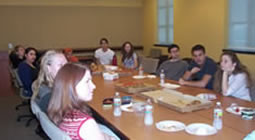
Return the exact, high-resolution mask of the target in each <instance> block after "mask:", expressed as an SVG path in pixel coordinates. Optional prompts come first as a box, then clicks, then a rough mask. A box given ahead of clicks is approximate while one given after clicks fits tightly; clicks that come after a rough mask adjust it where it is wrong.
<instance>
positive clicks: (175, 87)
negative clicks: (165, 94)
mask: <svg viewBox="0 0 255 140" xmlns="http://www.w3.org/2000/svg"><path fill="white" fill-rule="evenodd" d="M160 86H162V87H164V88H168V89H177V88H179V87H181V86H180V85H176V84H170V83H165V84H160Z"/></svg>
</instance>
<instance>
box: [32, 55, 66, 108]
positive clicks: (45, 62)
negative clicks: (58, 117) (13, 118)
mask: <svg viewBox="0 0 255 140" xmlns="http://www.w3.org/2000/svg"><path fill="white" fill-rule="evenodd" d="M66 63H67V60H66V58H65V56H64V54H63V53H61V52H57V51H54V50H50V51H47V52H46V53H45V54H44V55H43V57H42V59H41V65H40V68H41V69H40V72H39V75H38V78H37V80H36V81H35V82H34V83H33V85H34V87H33V88H34V90H33V91H34V93H33V97H32V100H35V102H36V103H37V104H38V105H39V107H40V108H41V110H42V111H43V112H45V113H46V112H47V108H48V104H49V100H50V97H51V93H52V86H53V81H54V79H55V76H56V74H57V72H58V71H59V69H60V68H61V67H62V66H64V65H65V64H66Z"/></svg>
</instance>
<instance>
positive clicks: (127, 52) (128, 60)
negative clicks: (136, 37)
mask: <svg viewBox="0 0 255 140" xmlns="http://www.w3.org/2000/svg"><path fill="white" fill-rule="evenodd" d="M121 53H122V56H121V66H123V67H125V68H128V69H136V68H137V67H138V61H137V55H136V53H135V52H134V47H133V45H132V44H131V42H125V43H124V44H123V45H122V48H121Z"/></svg>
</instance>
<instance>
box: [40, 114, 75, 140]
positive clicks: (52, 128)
mask: <svg viewBox="0 0 255 140" xmlns="http://www.w3.org/2000/svg"><path fill="white" fill-rule="evenodd" d="M39 120H40V124H41V126H42V129H43V131H44V132H45V133H46V134H47V136H48V137H49V138H50V139H52V140H71V138H70V137H69V136H68V135H67V134H66V133H65V132H63V131H62V130H60V129H59V128H58V127H57V126H56V125H55V124H54V123H53V122H52V121H51V120H50V119H49V117H48V116H47V115H46V114H45V113H44V112H42V111H40V112H39Z"/></svg>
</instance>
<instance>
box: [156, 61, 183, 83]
mask: <svg viewBox="0 0 255 140" xmlns="http://www.w3.org/2000/svg"><path fill="white" fill-rule="evenodd" d="M162 69H163V70H164V72H165V77H166V79H170V80H176V81H178V80H179V79H180V78H181V77H182V76H183V74H184V73H185V71H186V70H187V69H188V64H187V63H186V62H185V61H183V60H178V61H175V62H171V61H170V60H167V61H165V62H163V63H162V64H161V65H160V67H159V68H158V70H157V72H156V73H157V75H160V72H161V70H162Z"/></svg>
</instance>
